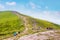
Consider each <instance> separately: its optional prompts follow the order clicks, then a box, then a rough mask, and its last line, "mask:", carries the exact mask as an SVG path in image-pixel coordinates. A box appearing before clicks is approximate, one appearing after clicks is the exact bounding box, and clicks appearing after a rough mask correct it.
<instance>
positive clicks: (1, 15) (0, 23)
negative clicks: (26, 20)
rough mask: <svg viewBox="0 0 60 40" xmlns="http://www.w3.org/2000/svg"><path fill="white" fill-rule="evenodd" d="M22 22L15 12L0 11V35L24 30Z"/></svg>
mask: <svg viewBox="0 0 60 40" xmlns="http://www.w3.org/2000/svg"><path fill="white" fill-rule="evenodd" d="M22 24H23V23H22V20H21V19H19V18H18V16H16V14H14V13H12V12H10V11H5V12H0V37H1V36H2V37H4V36H6V35H9V36H10V35H11V34H13V32H18V31H19V32H22V31H23V30H24V25H22Z"/></svg>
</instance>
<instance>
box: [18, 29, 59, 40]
mask: <svg viewBox="0 0 60 40" xmlns="http://www.w3.org/2000/svg"><path fill="white" fill-rule="evenodd" d="M56 32H57V31H54V30H51V31H46V32H40V33H35V34H32V35H26V36H23V37H21V38H19V39H18V40H60V34H57V33H56ZM59 33H60V32H59Z"/></svg>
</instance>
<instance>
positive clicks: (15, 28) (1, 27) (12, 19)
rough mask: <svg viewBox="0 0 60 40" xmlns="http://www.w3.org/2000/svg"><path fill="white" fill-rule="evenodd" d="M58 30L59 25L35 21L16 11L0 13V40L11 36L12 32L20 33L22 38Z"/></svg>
mask: <svg viewBox="0 0 60 40" xmlns="http://www.w3.org/2000/svg"><path fill="white" fill-rule="evenodd" d="M58 29H60V25H57V24H54V23H51V22H48V21H45V20H40V19H35V18H32V17H30V16H26V15H23V14H20V13H18V12H16V11H2V12H0V38H1V37H3V38H4V37H5V38H6V37H9V36H13V33H14V32H20V34H19V35H20V36H23V35H26V34H33V33H36V32H40V31H46V30H58Z"/></svg>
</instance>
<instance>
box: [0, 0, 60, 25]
mask: <svg viewBox="0 0 60 40" xmlns="http://www.w3.org/2000/svg"><path fill="white" fill-rule="evenodd" d="M4 10H13V11H18V12H20V13H22V14H26V15H29V16H32V17H35V18H39V19H44V20H48V21H51V22H54V23H56V24H60V0H0V11H4Z"/></svg>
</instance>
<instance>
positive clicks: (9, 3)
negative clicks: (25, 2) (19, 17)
mask: <svg viewBox="0 0 60 40" xmlns="http://www.w3.org/2000/svg"><path fill="white" fill-rule="evenodd" d="M6 4H7V5H16V2H6Z"/></svg>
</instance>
